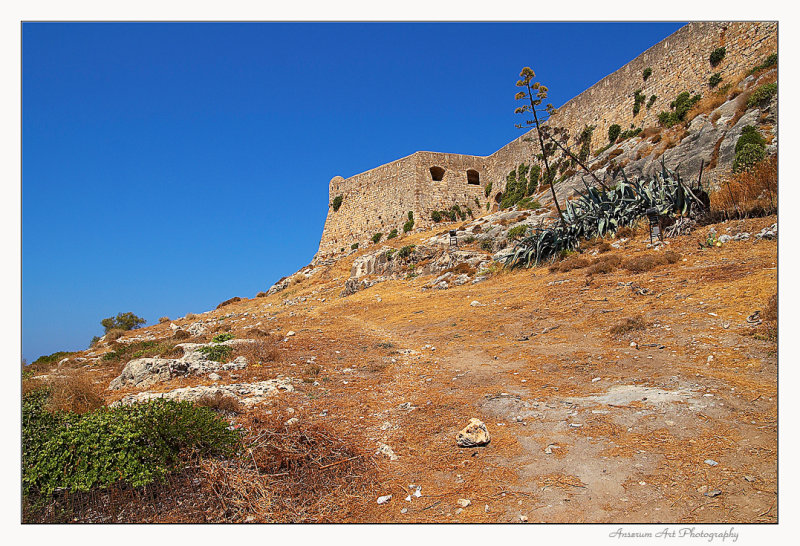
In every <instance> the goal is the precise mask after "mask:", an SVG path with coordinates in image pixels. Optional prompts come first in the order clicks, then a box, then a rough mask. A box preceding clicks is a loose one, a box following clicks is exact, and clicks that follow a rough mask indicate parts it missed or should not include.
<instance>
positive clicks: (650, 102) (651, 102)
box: [647, 95, 658, 110]
mask: <svg viewBox="0 0 800 546" xmlns="http://www.w3.org/2000/svg"><path fill="white" fill-rule="evenodd" d="M657 98H658V97H656V96H655V95H650V98H649V99H648V100H647V109H648V110H650V108H652V107H653V105H654V104H655V103H656V99H657Z"/></svg>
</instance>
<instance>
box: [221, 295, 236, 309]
mask: <svg viewBox="0 0 800 546" xmlns="http://www.w3.org/2000/svg"><path fill="white" fill-rule="evenodd" d="M237 301H242V298H240V297H239V296H236V297H233V298H231V299H229V300H225V301H223V302H222V303H220V304H219V305H217V309H219V308H221V307H225V306H226V305H230V304H232V303H236V302H237Z"/></svg>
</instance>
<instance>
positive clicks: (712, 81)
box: [708, 72, 722, 87]
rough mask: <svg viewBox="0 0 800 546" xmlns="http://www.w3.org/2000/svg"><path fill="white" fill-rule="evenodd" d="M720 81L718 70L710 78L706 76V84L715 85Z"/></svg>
mask: <svg viewBox="0 0 800 546" xmlns="http://www.w3.org/2000/svg"><path fill="white" fill-rule="evenodd" d="M721 81H722V76H721V75H720V73H719V72H716V73H715V74H712V75H711V77H710V78H708V86H709V87H716V86H717V85H719V82H721Z"/></svg>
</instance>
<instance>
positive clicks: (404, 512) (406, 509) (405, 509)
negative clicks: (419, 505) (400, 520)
mask: <svg viewBox="0 0 800 546" xmlns="http://www.w3.org/2000/svg"><path fill="white" fill-rule="evenodd" d="M400 513H401V514H406V513H408V508H403V509H402V510H400Z"/></svg>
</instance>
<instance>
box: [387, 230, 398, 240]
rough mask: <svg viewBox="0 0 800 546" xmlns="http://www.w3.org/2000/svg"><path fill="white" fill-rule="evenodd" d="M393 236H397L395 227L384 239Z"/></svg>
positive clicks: (392, 237)
mask: <svg viewBox="0 0 800 546" xmlns="http://www.w3.org/2000/svg"><path fill="white" fill-rule="evenodd" d="M395 237H397V228H395V229H393V230H392V231H390V232H389V235H387V236H386V239H387V240H389V239H394V238H395Z"/></svg>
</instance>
